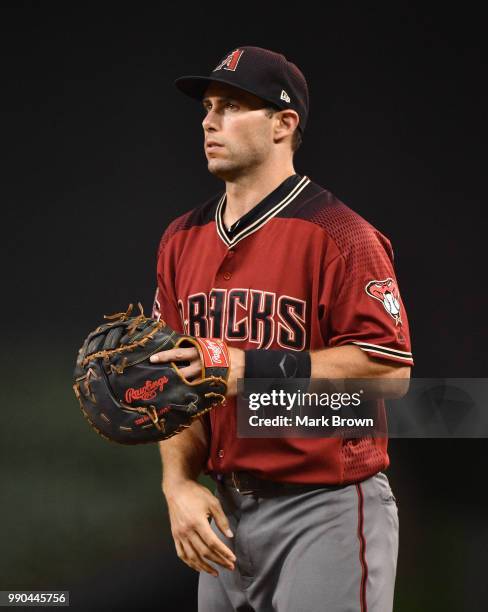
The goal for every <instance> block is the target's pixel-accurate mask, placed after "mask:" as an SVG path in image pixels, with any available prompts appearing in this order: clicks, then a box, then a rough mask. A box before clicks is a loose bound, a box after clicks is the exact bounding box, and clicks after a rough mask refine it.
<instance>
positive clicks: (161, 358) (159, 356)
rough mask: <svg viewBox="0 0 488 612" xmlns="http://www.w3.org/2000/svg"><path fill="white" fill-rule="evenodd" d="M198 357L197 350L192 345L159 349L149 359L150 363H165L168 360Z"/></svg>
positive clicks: (186, 359) (188, 359)
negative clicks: (166, 349) (159, 350)
mask: <svg viewBox="0 0 488 612" xmlns="http://www.w3.org/2000/svg"><path fill="white" fill-rule="evenodd" d="M196 359H198V360H199V359H200V355H199V354H198V351H197V349H196V348H194V347H189V348H180V347H178V348H173V349H169V350H168V351H161V352H159V353H154V355H151V357H150V358H149V360H150V361H151V363H165V362H168V361H194V360H196Z"/></svg>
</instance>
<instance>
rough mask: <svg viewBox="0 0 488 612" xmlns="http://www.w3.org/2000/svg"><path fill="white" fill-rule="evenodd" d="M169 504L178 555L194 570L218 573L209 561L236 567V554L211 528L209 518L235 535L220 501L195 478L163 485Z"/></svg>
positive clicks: (229, 535)
mask: <svg viewBox="0 0 488 612" xmlns="http://www.w3.org/2000/svg"><path fill="white" fill-rule="evenodd" d="M163 492H164V495H165V497H166V502H167V504H168V511H169V518H170V521H171V533H172V534H173V539H174V542H175V547H176V552H177V554H178V557H179V558H180V559H181V560H182V561H184V562H185V563H186V564H187V565H189V566H190V567H191V568H193V569H194V570H196V571H198V572H200V571H205V572H208V573H209V574H211V575H212V576H218V572H217V570H216V569H214V568H213V567H212V566H211V565H209V563H207V561H208V560H210V561H213V562H215V563H217V564H218V565H221V566H222V567H224V568H226V569H229V570H233V569H234V562H235V561H236V557H235V555H234V553H233V552H232V551H231V550H230V548H228V547H227V546H226V545H225V544H224V543H223V542H222V541H221V540H220V539H219V538H218V537H217V536H216V535H215V533H214V532H213V531H212V528H211V527H210V523H209V522H208V519H209V518H210V517H213V518H214V520H215V523H216V525H217V527H218V528H219V529H220V531H221V532H222V533H223V534H224V535H226V536H227V537H229V538H231V537H233V534H232V531H231V530H230V526H229V522H228V520H227V517H226V516H225V514H224V511H223V510H222V506H221V504H220V501H219V500H218V499H217V498H216V497H215V495H213V494H212V493H211V492H210V491H209V490H208V489H207V488H206V487H204V486H203V485H201V484H199V483H198V482H196V481H195V480H185V481H184V482H182V483H178V484H172V485H169V486H168V485H167V486H165V487H164V488H163Z"/></svg>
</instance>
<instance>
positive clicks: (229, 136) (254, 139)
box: [202, 83, 273, 180]
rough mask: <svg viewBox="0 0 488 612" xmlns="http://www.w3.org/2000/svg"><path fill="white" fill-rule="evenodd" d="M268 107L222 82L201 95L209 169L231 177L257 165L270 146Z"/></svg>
mask: <svg viewBox="0 0 488 612" xmlns="http://www.w3.org/2000/svg"><path fill="white" fill-rule="evenodd" d="M266 106H269V105H268V104H267V103H266V102H264V101H263V100H262V99H261V98H258V97H257V96H255V95H253V94H250V93H247V92H245V91H242V90H241V89H238V88H236V87H233V86H231V85H225V84H224V83H211V84H210V85H209V87H208V88H207V90H206V92H205V94H204V96H203V107H204V109H205V118H204V120H203V122H202V126H203V130H204V135H205V143H204V144H205V155H206V157H207V161H208V169H209V171H210V172H211V173H212V174H214V175H215V176H218V177H219V178H221V179H223V180H232V179H235V178H236V177H238V176H241V175H243V174H247V173H248V172H249V171H250V170H252V169H253V168H256V167H258V166H259V165H261V164H262V163H263V161H265V160H266V159H267V158H268V156H269V155H270V153H271V150H272V147H273V134H272V121H271V119H270V117H269V112H267V111H266V110H265V108H266Z"/></svg>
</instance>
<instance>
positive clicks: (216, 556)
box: [189, 533, 234, 570]
mask: <svg viewBox="0 0 488 612" xmlns="http://www.w3.org/2000/svg"><path fill="white" fill-rule="evenodd" d="M189 540H190V542H191V544H192V546H193V548H194V549H195V550H196V551H197V553H198V554H199V556H200V559H201V560H202V561H203V559H209V560H210V561H213V562H214V563H217V564H218V565H222V567H225V568H227V569H230V570H233V569H234V563H233V562H232V561H230V559H229V557H228V556H227V555H224V554H223V553H222V552H220V551H219V550H218V549H217V548H214V549H213V550H212V548H211V547H209V546H207V544H206V543H205V542H204V541H203V540H202V539H201V537H200V536H199V535H198V533H194V534H193V535H191V536H190V537H189Z"/></svg>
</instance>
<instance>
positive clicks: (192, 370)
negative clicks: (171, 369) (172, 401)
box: [178, 362, 202, 380]
mask: <svg viewBox="0 0 488 612" xmlns="http://www.w3.org/2000/svg"><path fill="white" fill-rule="evenodd" d="M178 369H179V371H180V374H181V375H182V376H183V378H186V380H191V379H192V378H196V377H200V376H201V374H202V366H201V365H200V362H193V363H192V364H191V365H189V366H186V367H185V368H178Z"/></svg>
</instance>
